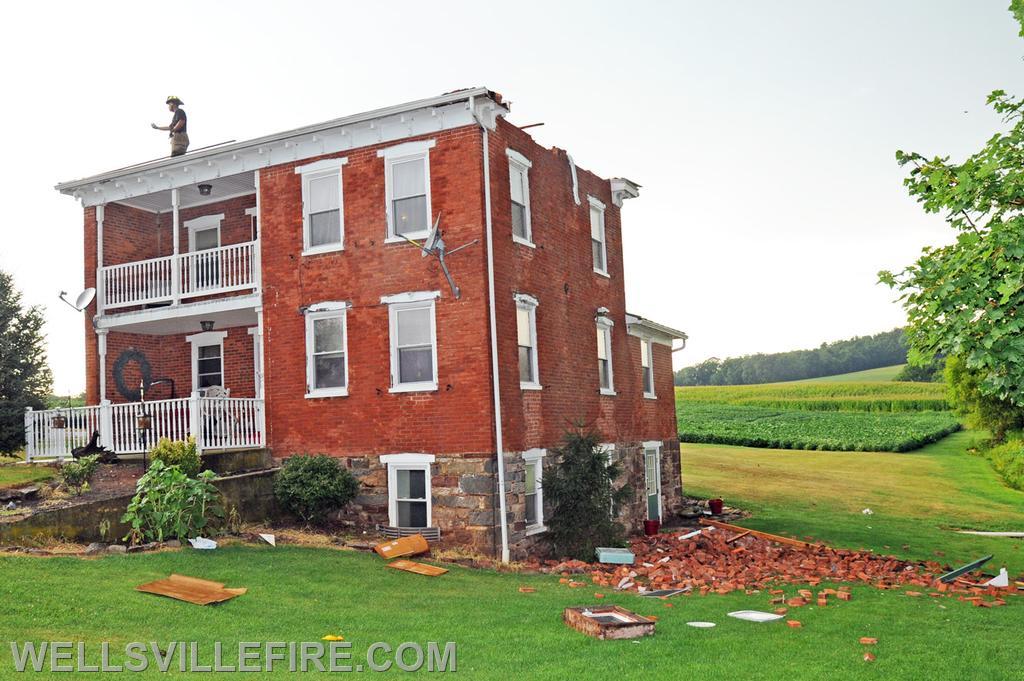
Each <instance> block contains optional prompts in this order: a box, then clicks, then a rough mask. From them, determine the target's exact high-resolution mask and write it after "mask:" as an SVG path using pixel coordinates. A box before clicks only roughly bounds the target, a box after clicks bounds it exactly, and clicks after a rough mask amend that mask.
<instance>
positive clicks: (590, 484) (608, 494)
mask: <svg viewBox="0 0 1024 681" xmlns="http://www.w3.org/2000/svg"><path fill="white" fill-rule="evenodd" d="M602 441H603V438H602V437H601V435H600V434H599V433H597V432H595V431H593V430H589V429H584V428H582V427H579V428H577V429H576V430H574V431H570V432H568V433H566V435H565V437H564V439H563V441H562V446H561V447H559V448H557V449H555V450H554V452H553V454H554V456H553V458H554V460H555V461H556V462H557V463H556V464H555V465H553V466H551V467H549V468H548V470H546V471H545V472H544V480H543V482H542V487H543V489H544V505H545V506H550V508H551V515H550V519H546V520H545V524H546V525H547V528H548V529H547V532H545V533H544V535H543V536H544V539H545V540H546V541H547V542H548V543H549V544H550V545H551V548H552V550H553V551H554V553H555V555H556V556H558V557H559V558H563V557H571V558H578V559H580V560H587V561H592V560H594V551H595V549H596V548H597V547H599V546H621V545H622V544H623V542H624V534H623V529H622V526H621V525H620V524H619V523H617V522H615V519H614V518H613V517H612V513H611V509H613V508H615V507H616V506H619V505H621V504H623V503H625V502H626V501H627V500H628V499H629V497H630V495H631V493H632V491H631V490H630V488H629V487H621V488H619V489H615V485H614V483H615V480H616V479H617V478H618V477H619V475H621V473H622V469H621V468H620V467H619V465H618V464H617V463H612V464H609V463H608V454H607V453H606V452H605V451H604V449H603V448H602V447H601V444H600V443H601V442H602Z"/></svg>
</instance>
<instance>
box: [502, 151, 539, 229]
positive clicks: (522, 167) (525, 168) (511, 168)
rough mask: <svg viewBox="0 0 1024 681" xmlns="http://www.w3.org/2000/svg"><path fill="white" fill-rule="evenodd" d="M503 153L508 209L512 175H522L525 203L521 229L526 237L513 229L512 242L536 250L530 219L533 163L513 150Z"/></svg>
mask: <svg viewBox="0 0 1024 681" xmlns="http://www.w3.org/2000/svg"><path fill="white" fill-rule="evenodd" d="M505 153H506V154H507V155H508V174H509V202H510V205H509V209H511V199H512V193H511V191H512V178H513V177H514V176H513V173H522V175H523V200H524V201H525V202H526V204H525V208H526V209H525V211H524V212H523V229H524V231H525V232H526V236H525V237H521V236H519V235H518V234H516V232H515V230H514V229H513V230H512V241H514V242H516V243H517V244H522V245H523V246H529V247H530V248H536V247H537V246H536V244H534V243H533V222H532V221H531V219H530V168H532V167H533V163H531V162H530V159H528V158H526V157H525V156H523V155H522V154H520V153H519V152H518V151H516V150H515V149H506V150H505Z"/></svg>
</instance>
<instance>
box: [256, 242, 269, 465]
mask: <svg viewBox="0 0 1024 681" xmlns="http://www.w3.org/2000/svg"><path fill="white" fill-rule="evenodd" d="M261 227H262V225H261ZM253 352H255V353H256V355H257V360H256V361H257V364H256V371H257V372H258V374H257V376H256V397H258V398H259V399H260V402H259V404H258V405H257V410H258V411H259V417H258V418H259V431H260V442H261V443H262V444H263V446H264V447H266V446H267V400H266V394H267V385H266V380H265V379H264V373H265V367H266V363H267V359H266V355H265V353H264V352H263V306H262V305H259V306H257V308H256V337H255V338H253Z"/></svg>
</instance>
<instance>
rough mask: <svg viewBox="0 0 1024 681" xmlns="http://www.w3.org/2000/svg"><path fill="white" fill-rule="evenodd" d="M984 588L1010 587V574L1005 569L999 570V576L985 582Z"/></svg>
mask: <svg viewBox="0 0 1024 681" xmlns="http://www.w3.org/2000/svg"><path fill="white" fill-rule="evenodd" d="M985 586H1003V587H1006V586H1010V574H1009V573H1008V572H1007V571H1006V568H999V574H998V575H996V576H995V577H993V578H992V579H990V580H988V581H987V582H985Z"/></svg>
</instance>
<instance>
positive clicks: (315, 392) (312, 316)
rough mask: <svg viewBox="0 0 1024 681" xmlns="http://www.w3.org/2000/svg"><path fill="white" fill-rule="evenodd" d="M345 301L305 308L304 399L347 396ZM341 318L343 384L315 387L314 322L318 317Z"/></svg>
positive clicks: (346, 310)
mask: <svg viewBox="0 0 1024 681" xmlns="http://www.w3.org/2000/svg"><path fill="white" fill-rule="evenodd" d="M349 307H350V305H349V303H347V302H324V303H317V304H316V305H311V306H309V307H308V308H306V310H305V317H306V399H313V398H318V397H346V396H348V308H349ZM337 318H340V319H341V339H342V340H341V351H342V352H343V353H344V354H345V385H344V386H339V387H335V388H317V387H316V361H315V360H316V355H315V352H314V350H315V347H316V336H315V334H314V327H315V322H316V321H317V320H320V319H337Z"/></svg>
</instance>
